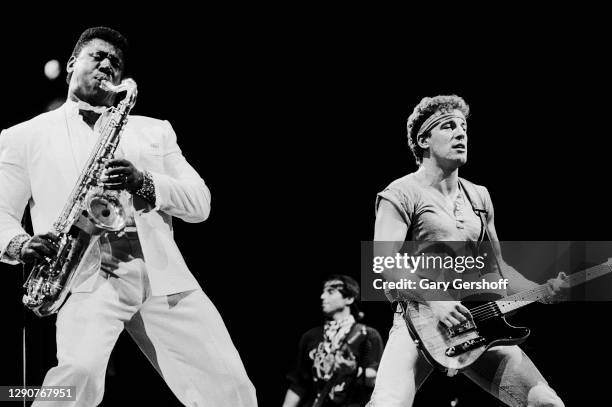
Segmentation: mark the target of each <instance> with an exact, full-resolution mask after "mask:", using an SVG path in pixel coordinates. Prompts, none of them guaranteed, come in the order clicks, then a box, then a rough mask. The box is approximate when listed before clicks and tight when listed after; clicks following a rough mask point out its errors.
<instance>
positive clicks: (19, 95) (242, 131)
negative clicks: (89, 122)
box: [0, 10, 612, 407]
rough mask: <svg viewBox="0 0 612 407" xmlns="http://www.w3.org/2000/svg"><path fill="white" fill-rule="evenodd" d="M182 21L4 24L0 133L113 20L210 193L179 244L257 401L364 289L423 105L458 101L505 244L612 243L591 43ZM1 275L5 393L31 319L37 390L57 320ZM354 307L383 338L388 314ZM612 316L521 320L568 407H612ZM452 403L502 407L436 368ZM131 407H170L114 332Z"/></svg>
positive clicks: (44, 96) (545, 36) (316, 17)
mask: <svg viewBox="0 0 612 407" xmlns="http://www.w3.org/2000/svg"><path fill="white" fill-rule="evenodd" d="M275 12H278V10H275ZM281 12H282V10H281ZM264 14H265V13H264ZM364 14H367V13H364ZM187 15H189V12H188V11H187V10H183V11H181V12H178V14H177V15H173V14H170V13H169V14H167V15H166V16H165V17H164V18H160V17H159V16H157V17H156V18H152V17H150V16H149V15H148V14H146V13H144V12H143V13H142V14H141V15H140V16H139V18H137V19H134V18H132V17H130V18H128V17H124V18H112V19H110V18H95V19H91V18H83V19H72V20H71V21H69V19H68V18H63V19H62V18H56V17H49V18H48V20H47V21H38V22H36V23H33V22H32V21H28V22H27V24H26V21H15V22H14V24H10V25H5V26H3V27H1V28H0V34H1V36H0V38H1V45H2V49H3V63H2V64H0V76H1V77H2V78H3V92H2V98H3V100H2V115H0V126H1V127H2V128H6V127H9V126H11V125H14V124H16V123H18V122H21V121H23V120H26V119H28V118H30V117H33V116H35V115H36V114H39V113H41V112H43V111H44V110H46V108H47V106H48V104H49V103H50V102H51V101H53V100H54V99H55V98H64V97H65V92H66V84H65V82H64V78H65V73H62V75H61V76H60V78H58V79H57V80H55V81H49V80H48V79H47V78H45V76H44V74H43V66H44V64H45V63H46V62H47V61H48V60H50V59H58V60H59V62H60V64H61V65H62V66H65V63H66V61H67V59H68V57H69V56H70V52H71V50H72V47H73V45H74V43H75V42H76V40H77V38H78V35H79V34H80V32H81V31H82V30H83V29H84V28H86V27H88V26H91V25H99V24H105V25H109V26H112V27H115V28H117V29H119V30H120V31H122V32H123V33H124V34H125V35H126V36H127V37H128V39H129V40H130V42H131V45H132V53H131V55H130V61H129V62H128V63H129V68H128V69H129V70H130V74H131V75H133V77H134V78H135V79H136V81H137V82H138V85H139V99H138V102H137V104H136V107H135V108H134V111H133V113H134V114H142V115H147V116H152V117H156V118H162V119H167V120H169V121H170V122H171V123H172V125H173V126H174V128H175V130H176V132H177V135H178V141H179V144H180V145H181V147H182V149H183V152H184V154H185V156H186V157H187V159H188V160H189V162H190V163H192V165H193V166H194V167H195V168H196V169H197V170H198V172H199V173H200V174H201V175H202V177H203V178H204V180H205V181H206V182H207V184H208V186H209V187H210V189H211V191H212V212H211V216H210V219H209V220H207V221H206V222H205V223H203V224H196V225H194V224H185V223H183V222H181V221H177V222H176V226H175V227H176V229H175V236H176V240H177V242H178V245H179V247H180V248H181V251H182V253H183V254H184V256H185V259H186V261H187V264H188V265H189V266H190V268H191V270H192V271H193V272H194V274H195V275H196V276H197V278H198V280H199V281H200V283H201V285H202V287H203V288H204V291H205V292H206V293H207V294H208V296H209V297H210V298H211V299H212V301H213V302H214V303H215V304H216V306H217V307H218V309H219V311H220V313H221V315H222V316H223V318H224V320H225V323H226V325H227V327H228V330H229V331H230V334H231V336H232V338H233V341H234V343H235V345H236V347H237V348H238V350H239V352H240V354H241V356H242V359H243V361H244V364H245V367H246V369H247V372H248V374H249V376H250V377H251V379H252V380H253V382H254V384H255V386H256V388H257V392H258V399H259V404H260V406H264V407H268V406H275V405H280V404H281V402H282V399H283V396H284V393H285V391H286V386H287V383H286V381H285V377H284V376H285V374H286V372H287V370H288V369H289V367H290V365H291V363H292V361H293V358H294V357H295V353H296V350H297V343H298V340H299V338H300V336H301V334H302V333H303V332H305V331H306V330H307V329H308V328H310V327H312V326H314V325H316V324H319V323H321V322H322V319H321V315H320V312H319V310H320V300H319V295H320V292H321V282H322V279H323V278H324V277H325V276H326V275H329V274H332V273H345V274H349V275H353V276H354V277H356V278H358V277H359V258H360V256H359V250H360V241H361V240H370V239H371V238H372V231H373V223H374V198H375V195H376V193H377V192H378V191H381V190H382V189H383V188H384V187H385V186H386V185H387V184H388V183H389V182H391V181H392V180H394V179H395V178H398V177H401V176H403V175H405V174H406V173H408V172H411V171H413V170H415V169H416V167H415V165H414V163H413V161H412V156H411V154H410V151H409V149H408V146H407V143H406V132H405V121H406V118H407V116H408V115H409V114H410V112H411V111H412V108H413V106H414V105H415V104H416V103H418V101H419V100H420V99H421V97H423V96H431V95H436V94H450V93H456V94H459V95H462V96H463V97H464V98H465V99H466V100H467V102H468V103H469V104H470V105H471V108H472V115H471V118H470V119H469V133H468V134H469V143H470V144H469V162H468V164H467V165H466V167H464V168H463V169H462V170H461V175H462V176H463V177H465V178H468V179H470V180H472V181H474V182H476V183H479V184H483V185H486V186H487V187H488V188H489V191H490V193H491V196H492V198H493V202H494V205H495V209H496V226H497V231H498V234H499V236H500V238H501V239H503V240H611V239H610V236H609V233H608V229H609V223H610V215H609V202H608V197H607V195H608V191H609V190H610V186H609V183H608V179H609V165H608V163H609V161H610V160H609V157H608V156H609V151H610V147H611V143H610V126H609V125H608V124H609V122H610V117H609V116H610V113H609V109H610V108H609V96H608V93H607V92H608V90H607V88H608V85H607V81H608V74H607V72H606V68H605V67H606V65H605V64H604V62H603V61H604V58H605V56H604V55H603V54H605V52H599V51H597V47H596V46H595V45H594V43H593V42H585V41H583V40H581V39H577V38H576V37H575V35H574V33H573V32H571V31H565V30H564V27H562V26H559V27H556V28H557V30H555V31H554V32H551V31H547V30H543V29H541V28H540V26H539V25H538V24H537V21H534V20H530V21H523V22H521V23H520V24H518V25H517V24H513V25H507V26H506V25H502V26H496V25H495V24H493V23H491V24H489V25H487V26H486V27H483V28H482V29H480V30H479V31H478V32H477V33H475V34H474V35H467V34H466V33H464V32H463V31H462V26H461V24H458V25H457V26H456V27H455V26H453V25H450V24H449V25H448V26H446V25H443V26H441V27H439V28H440V30H432V31H416V32H412V31H411V30H408V29H406V28H407V26H410V25H411V24H410V22H408V21H397V19H394V20H395V21H392V22H389V23H388V24H387V23H385V21H383V20H380V19H378V18H377V17H378V16H377V15H373V16H370V18H367V17H365V16H361V18H360V19H359V20H354V19H351V18H350V17H349V16H345V15H335V14H334V15H333V16H331V15H330V14H327V13H324V12H318V11H314V10H309V11H307V12H306V14H304V13H301V12H300V13H297V12H293V11H291V12H289V11H287V14H286V15H285V16H284V17H283V18H279V19H276V18H272V17H268V18H266V19H251V18H249V13H248V10H242V11H241V13H236V12H234V11H231V12H216V11H215V12H210V13H205V14H200V15H198V16H192V18H187V17H186V16H187ZM451 20H452V19H451ZM451 23H452V21H451ZM519 32H520V34H521V35H519V34H518V33H519ZM596 34H598V33H596V32H593V35H594V38H596V36H595V35H596ZM0 193H3V192H2V191H0ZM569 271H574V270H569ZM0 272H1V273H2V275H3V284H2V285H3V291H4V295H2V296H0V298H1V300H0V301H1V302H0V305H1V306H2V307H3V308H2V309H3V310H4V311H5V312H4V315H5V316H6V319H5V328H4V329H3V334H2V336H3V339H4V343H5V346H4V352H5V355H4V358H3V359H4V360H5V363H3V368H2V373H1V374H2V376H0V378H1V380H0V384H3V385H14V384H19V383H21V374H22V373H21V372H22V368H23V366H22V363H21V335H22V326H23V321H24V318H25V321H26V323H27V329H28V333H27V338H28V339H27V344H28V346H27V350H28V363H27V367H28V370H27V375H28V382H29V383H28V384H31V385H36V384H40V383H41V381H42V377H43V375H44V373H45V371H46V370H47V369H48V368H50V367H52V366H53V365H54V363H55V340H54V325H53V323H54V319H53V318H49V319H45V320H37V319H35V318H33V317H32V316H31V315H29V314H27V313H26V314H24V312H23V310H22V307H21V304H20V298H21V288H20V287H21V284H22V281H21V279H22V276H21V272H20V269H19V268H18V267H8V266H6V265H0ZM598 284H608V285H609V284H611V281H610V279H606V278H603V279H601V280H599V282H598ZM363 308H364V311H365V312H366V319H365V322H366V323H368V324H370V325H372V326H374V327H376V328H377V329H379V331H380V332H381V334H382V335H383V338H384V339H385V340H386V338H387V336H388V329H389V328H390V326H391V318H392V313H391V312H390V308H389V306H388V304H384V303H378V304H364V306H363ZM610 309H611V307H610V304H609V303H589V304H585V303H568V304H560V305H554V306H544V305H534V306H533V307H530V308H528V309H527V310H525V311H523V312H521V313H520V314H518V315H517V316H516V317H515V318H514V319H513V322H515V323H516V324H525V325H527V326H530V327H531V328H532V332H533V333H532V336H531V337H530V339H529V340H528V341H527V342H526V344H525V345H524V346H523V349H525V350H526V352H527V353H528V354H529V355H530V356H531V357H532V359H533V360H534V361H535V362H536V364H537V365H538V366H539V368H540V369H541V371H542V372H543V373H544V375H545V376H546V377H547V379H548V380H549V382H550V383H551V384H552V385H553V386H554V388H555V389H556V390H557V392H558V393H559V394H560V395H561V396H562V397H563V398H564V400H565V401H566V405H568V406H572V405H586V404H588V403H587V401H586V400H587V399H588V400H589V401H594V400H604V399H607V398H608V391H607V387H606V384H607V383H606V382H605V381H604V376H600V375H598V374H597V373H596V372H595V371H594V370H593V368H592V366H593V365H594V364H598V365H602V366H607V365H609V364H610V362H611V361H612V358H611V357H610V355H609V354H608V353H607V352H605V349H607V338H606V335H604V334H603V328H604V327H605V326H606V325H607V315H608V313H609V312H610ZM600 349H602V350H603V351H600ZM441 388H444V389H445V390H444V391H441V390H440V389H441ZM446 389H448V391H447V390H446ZM455 397H457V398H458V400H459V404H458V405H460V406H468V405H469V406H476V405H496V404H495V403H496V402H495V401H494V400H493V399H492V398H491V397H490V396H489V395H487V394H486V393H485V392H483V391H479V390H477V387H476V385H474V384H472V383H470V382H469V381H467V380H466V379H464V378H462V377H458V378H454V379H452V380H450V379H447V378H445V377H443V376H442V375H438V374H435V375H433V376H432V377H431V378H430V379H429V381H428V382H427V383H426V384H425V386H424V387H423V390H422V391H421V392H420V393H419V394H418V396H417V401H416V404H415V405H416V406H417V407H418V406H448V405H450V401H451V400H452V399H454V398H455ZM136 401H138V402H139V404H145V403H148V402H155V404H156V405H174V404H178V402H177V401H176V399H175V398H174V397H173V396H172V395H171V393H170V391H169V389H168V388H167V387H166V386H165V384H164V382H163V380H162V379H161V378H159V377H158V376H157V374H156V372H155V371H154V369H153V368H152V367H151V366H150V365H149V364H148V362H147V360H146V359H145V357H144V356H143V355H142V354H141V353H140V351H139V350H138V348H137V347H136V346H135V345H134V344H133V343H132V341H131V339H130V338H129V336H128V335H126V334H123V335H122V336H121V338H120V339H119V342H118V344H117V346H116V348H115V350H114V352H113V354H112V356H111V364H110V368H109V371H108V374H107V382H106V394H105V399H104V405H107V406H114V405H127V404H129V403H130V402H136ZM487 403H488V404H487ZM497 405H499V403H498V404H497Z"/></svg>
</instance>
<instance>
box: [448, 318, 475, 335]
mask: <svg viewBox="0 0 612 407" xmlns="http://www.w3.org/2000/svg"><path fill="white" fill-rule="evenodd" d="M446 329H447V330H448V336H449V337H451V338H452V337H454V336H457V335H461V334H462V333H464V332H467V331H471V330H472V329H476V324H475V323H474V321H472V320H471V319H469V320H467V321H465V322H464V323H462V324H460V325H455V326H453V327H452V328H446Z"/></svg>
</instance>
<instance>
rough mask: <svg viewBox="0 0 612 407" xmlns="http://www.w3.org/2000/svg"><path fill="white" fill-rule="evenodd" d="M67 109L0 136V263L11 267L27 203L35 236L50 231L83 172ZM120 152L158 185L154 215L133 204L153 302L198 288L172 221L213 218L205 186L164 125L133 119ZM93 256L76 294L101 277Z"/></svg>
mask: <svg viewBox="0 0 612 407" xmlns="http://www.w3.org/2000/svg"><path fill="white" fill-rule="evenodd" d="M71 108H74V105H73V102H67V103H65V104H64V105H63V106H61V107H60V108H58V109H56V110H54V111H51V112H48V113H44V114H41V115H39V116H37V117H35V118H33V119H31V120H29V121H26V122H23V123H20V124H18V125H16V126H14V127H11V128H9V129H7V130H4V131H3V132H2V133H1V134H0V260H2V261H4V262H7V263H11V264H14V263H15V261H13V260H12V259H10V258H9V257H8V256H6V255H5V251H6V248H7V246H8V243H9V242H10V240H11V239H12V238H13V237H15V236H16V235H18V234H21V233H25V232H24V230H23V228H22V226H21V218H22V215H23V211H24V209H25V206H26V204H28V203H29V205H30V212H31V216H32V224H33V227H34V232H35V233H37V234H38V233H46V232H48V231H50V230H51V228H52V225H53V223H54V222H55V221H56V219H57V218H58V217H59V216H60V214H61V212H62V209H63V207H64V205H65V204H66V202H67V200H68V197H69V195H70V193H71V191H72V188H73V187H74V185H75V183H76V181H77V178H78V176H79V175H80V172H81V171H82V169H79V168H76V164H75V161H74V159H73V157H72V147H71V143H70V139H69V129H68V122H67V115H68V114H69V109H71ZM120 148H121V149H122V151H123V152H124V154H125V158H126V159H128V160H130V161H131V162H132V163H133V164H134V166H135V167H136V168H138V169H140V170H147V171H149V172H150V173H151V174H152V176H153V181H154V185H155V194H156V201H155V205H156V206H155V208H151V207H150V205H148V206H147V205H146V204H145V203H144V201H143V200H141V199H139V198H137V197H135V198H134V200H133V203H134V206H135V207H136V211H135V212H134V221H135V224H136V228H137V231H138V236H139V240H140V245H141V246H142V252H143V255H144V259H145V263H146V267H147V273H148V277H149V281H150V283H151V292H152V295H168V294H173V293H177V292H182V291H187V290H192V289H197V288H198V287H199V285H198V283H197V281H196V279H195V278H194V277H193V275H192V274H191V272H190V271H189V269H188V268H187V265H186V264H185V261H184V260H183V257H182V255H181V253H180V252H179V249H178V247H177V246H176V243H175V242H174V238H173V232H172V217H173V216H175V217H178V218H180V219H183V220H184V221H186V222H191V223H194V222H202V221H204V220H205V219H206V218H207V217H208V214H209V212H210V192H209V190H208V188H207V187H206V184H205V183H204V181H203V180H202V178H200V176H199V175H198V173H197V172H196V171H195V170H194V169H193V167H191V165H189V163H188V162H187V161H186V160H185V158H184V157H183V155H182V153H181V150H180V148H179V147H178V144H177V142H176V134H175V133H174V130H173V129H172V126H171V125H170V123H169V122H167V121H162V120H157V119H152V118H149V117H143V116H130V117H129V119H128V123H127V125H126V128H125V130H124V133H123V135H122V138H121V142H120ZM93 252H95V250H92V256H93V255H95V254H94V253H93ZM97 257H98V259H97V263H96V262H95V260H94V262H93V263H94V266H93V267H86V268H87V269H84V270H81V271H80V272H79V278H78V279H77V283H76V284H75V286H74V287H73V289H72V291H73V292H82V291H91V289H92V287H93V284H94V283H95V278H96V276H97V274H98V270H99V256H97ZM84 263H88V264H91V261H89V262H88V261H84Z"/></svg>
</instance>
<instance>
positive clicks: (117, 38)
mask: <svg viewBox="0 0 612 407" xmlns="http://www.w3.org/2000/svg"><path fill="white" fill-rule="evenodd" d="M96 38H98V39H100V40H104V41H106V42H108V43H109V44H111V45H113V46H114V47H115V48H118V49H119V50H121V54H122V58H121V62H122V63H123V74H124V75H125V72H126V61H127V55H128V51H129V44H128V40H127V39H126V38H125V37H124V36H123V35H122V34H121V33H120V32H119V31H117V30H113V29H112V28H109V27H91V28H88V29H86V30H85V31H83V33H82V34H81V36H80V37H79V39H78V41H77V42H76V44H75V45H74V49H73V50H72V54H71V56H70V57H75V58H76V57H78V56H79V54H80V53H81V50H82V49H83V47H84V46H85V45H87V44H88V43H89V42H90V41H91V40H93V39H96ZM71 76H72V75H71V73H68V76H67V77H66V82H68V83H70V77H71Z"/></svg>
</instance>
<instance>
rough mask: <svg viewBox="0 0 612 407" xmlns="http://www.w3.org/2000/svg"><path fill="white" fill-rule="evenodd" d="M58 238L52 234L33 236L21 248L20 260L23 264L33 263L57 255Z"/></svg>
mask: <svg viewBox="0 0 612 407" xmlns="http://www.w3.org/2000/svg"><path fill="white" fill-rule="evenodd" d="M58 242H59V238H58V237H57V236H56V235H54V234H53V233H51V232H49V233H45V234H40V235H34V236H32V237H31V238H30V239H29V240H27V241H26V242H25V243H24V244H23V246H22V247H21V252H20V254H21V256H20V260H21V261H23V262H24V263H27V264H29V263H33V262H35V261H36V260H43V259H44V258H45V257H53V256H55V254H56V253H57V245H58Z"/></svg>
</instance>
